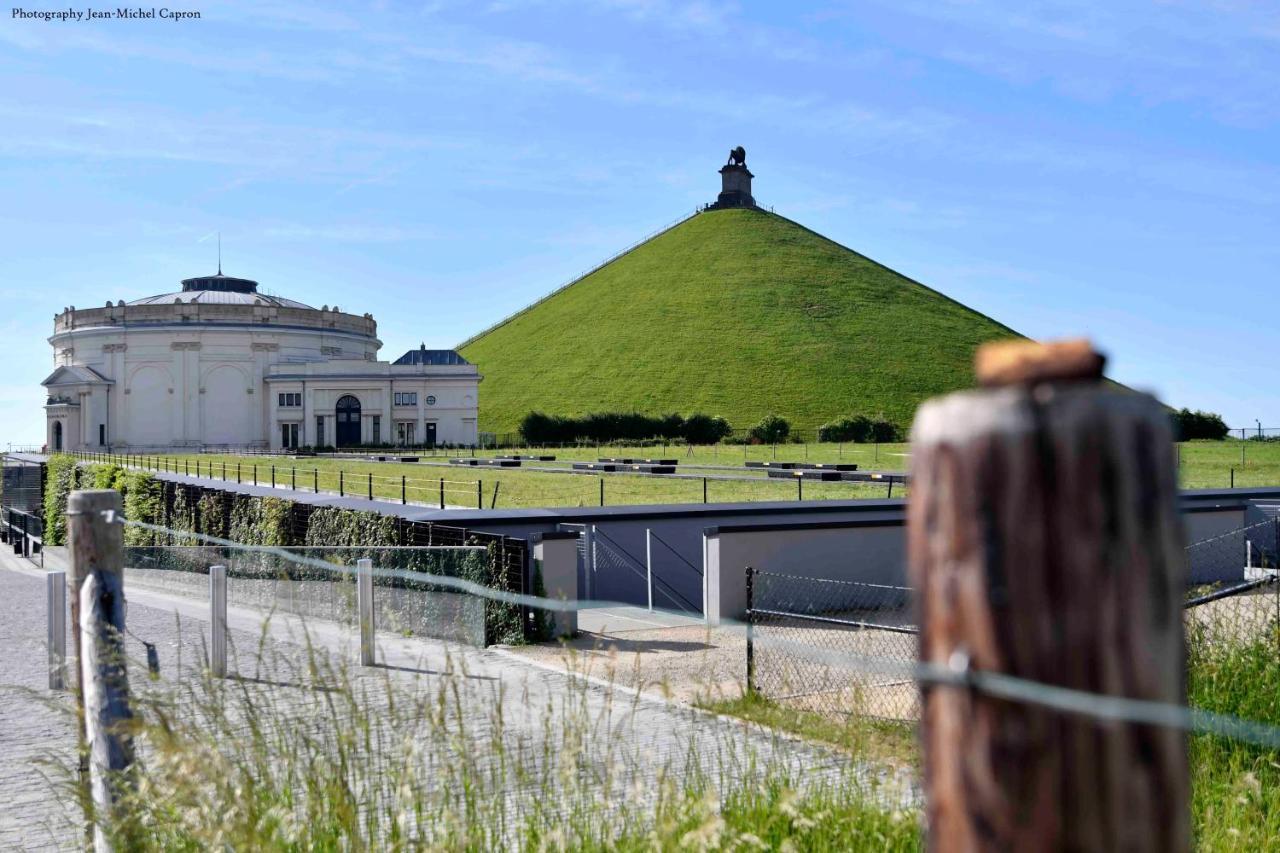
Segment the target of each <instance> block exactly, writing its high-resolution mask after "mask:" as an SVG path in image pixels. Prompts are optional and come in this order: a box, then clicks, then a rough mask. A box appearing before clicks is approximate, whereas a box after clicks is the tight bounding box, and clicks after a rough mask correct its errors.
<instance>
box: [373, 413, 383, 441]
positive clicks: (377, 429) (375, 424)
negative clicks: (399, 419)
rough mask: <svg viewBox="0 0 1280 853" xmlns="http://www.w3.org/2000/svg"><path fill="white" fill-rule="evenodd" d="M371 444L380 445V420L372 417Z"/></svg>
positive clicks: (377, 417) (376, 416) (375, 416)
mask: <svg viewBox="0 0 1280 853" xmlns="http://www.w3.org/2000/svg"><path fill="white" fill-rule="evenodd" d="M373 443H374V444H382V418H381V417H379V416H378V415H374V416H373Z"/></svg>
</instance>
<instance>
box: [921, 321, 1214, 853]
mask: <svg viewBox="0 0 1280 853" xmlns="http://www.w3.org/2000/svg"><path fill="white" fill-rule="evenodd" d="M977 361H978V371H977V372H978V378H979V380H980V382H981V383H982V384H983V385H985V386H987V387H986V388H984V389H983V390H977V391H968V392H961V393H957V394H952V395H949V396H947V397H943V398H940V399H937V400H932V401H930V402H928V403H926V404H924V405H923V406H922V407H921V408H920V411H919V413H918V414H917V417H916V422H915V427H914V429H913V435H912V453H913V457H912V463H913V480H912V488H911V493H910V508H909V516H908V540H909V552H910V558H909V559H910V572H911V579H912V582H913V584H914V585H915V586H916V588H917V589H918V595H919V600H918V606H919V609H920V612H919V618H920V626H921V634H920V657H921V660H922V662H924V663H926V664H934V665H941V666H949V667H951V668H953V669H964V668H965V667H968V668H969V669H970V670H971V671H989V672H999V673H1003V674H1007V675H1011V676H1015V677H1017V678H1021V679H1026V680H1028V681H1035V682H1042V683H1048V684H1053V685H1057V686H1061V687H1068V688H1072V689H1075V690H1081V691H1088V692H1091V693H1100V694H1106V695H1111V696H1123V697H1129V698H1134V699H1144V700H1150V701H1157V702H1172V703H1178V704H1182V703H1184V701H1185V697H1184V689H1183V677H1184V671H1185V669H1184V665H1185V661H1184V652H1183V627H1182V612H1181V604H1182V597H1183V589H1184V581H1185V577H1186V568H1185V557H1184V554H1183V550H1182V548H1183V542H1182V530H1181V525H1180V522H1179V519H1178V515H1177V511H1176V506H1175V499H1176V482H1177V481H1176V476H1175V470H1174V464H1173V462H1174V454H1173V451H1172V447H1171V435H1170V426H1169V419H1168V415H1167V414H1166V413H1165V411H1164V410H1163V409H1162V407H1161V406H1160V404H1159V403H1157V402H1156V401H1155V400H1154V399H1152V398H1151V397H1148V396H1146V395H1142V394H1135V393H1131V392H1128V391H1124V390H1118V389H1113V388H1109V387H1107V386H1106V385H1104V384H1103V383H1102V381H1101V375H1102V364H1103V359H1102V357H1101V356H1100V355H1098V354H1097V353H1095V352H1094V351H1093V350H1092V349H1091V348H1090V347H1089V346H1088V344H1087V343H1085V342H1070V343H1063V344H1051V345H1040V344H1034V343H1029V342H1016V343H1003V344H992V345H988V346H986V347H983V348H982V349H981V350H979V354H978V360H977ZM922 694H923V713H922V718H921V725H922V737H923V743H924V760H925V793H926V797H927V800H928V818H929V846H930V848H931V849H933V850H945V851H950V850H963V851H970V850H1048V851H1054V850H1120V849H1124V850H1135V851H1143V850H1150V851H1156V850H1159V851H1184V850H1187V849H1189V846H1190V829H1189V818H1188V792H1189V788H1188V779H1187V756H1186V748H1187V744H1186V738H1185V736H1184V734H1183V733H1182V732H1180V731H1176V730H1173V729H1167V728H1159V727H1154V726H1147V725H1136V724H1127V723H1116V722H1104V721H1102V720H1097V719H1091V718H1089V717H1088V716H1083V715H1081V716H1071V715H1066V714H1063V713H1060V712H1055V711H1050V710H1047V709H1045V708H1042V707H1039V706H1036V705H1034V704H1030V703H1026V702H1014V701H1010V700H1006V699H996V698H992V697H989V696H986V695H984V694H983V693H982V692H981V691H980V690H979V689H966V688H960V687H951V686H929V685H924V686H923V687H922Z"/></svg>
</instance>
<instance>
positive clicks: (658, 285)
mask: <svg viewBox="0 0 1280 853" xmlns="http://www.w3.org/2000/svg"><path fill="white" fill-rule="evenodd" d="M1015 335H1016V333H1015V332H1013V331H1012V330H1010V329H1008V328H1007V327H1005V326H1002V325H1001V324H999V323H997V322H995V321H994V320H992V319H990V318H989V317H986V316H983V315H982V314H979V313H977V312H976V311H973V310H971V309H969V308H966V307H965V306H963V305H961V304H959V303H958V302H955V301H953V300H951V299H948V298H947V297H945V296H943V295H942V294H940V293H938V292H936V291H933V290H930V289H929V288H927V287H925V286H923V285H921V284H919V283H917V282H914V281H912V280H911V279H908V278H906V277H905V276H902V275H899V274H898V273H896V272H894V271H893V270H890V269H888V268H886V267H884V266H881V265H880V264H877V263H876V262H875V261H872V260H870V259H869V258H866V257H863V256H862V255H859V254H858V253H856V252H853V251H851V250H849V249H847V248H845V247H844V246H841V245H839V244H838V243H834V242H832V241H831V240H828V239H826V238H825V237H822V236H820V235H818V234H815V233H814V232H812V231H809V230H808V229H806V228H804V227H803V226H800V225H798V224H796V223H794V222H792V221H790V220H788V219H784V218H783V217H781V216H777V215H775V214H772V213H766V212H764V211H757V210H720V211H708V212H705V213H702V214H699V215H697V216H695V217H693V218H691V219H689V220H687V221H685V222H684V223H682V224H680V225H678V226H676V227H675V228H673V229H671V230H670V231H667V232H665V233H663V234H661V235H659V236H658V237H656V238H654V239H653V240H650V241H649V242H647V243H644V244H643V245H641V246H639V247H638V248H636V249H635V250H633V251H631V252H629V253H627V254H625V255H623V256H621V257H620V258H619V259H617V260H616V261H614V262H613V263H611V264H608V265H607V266H605V267H602V268H601V269H599V270H597V271H595V272H594V273H592V274H590V275H588V276H586V277H585V278H583V279H582V280H580V281H578V282H577V283H575V284H573V285H572V286H570V287H568V288H566V289H565V290H563V291H561V292H559V293H557V294H555V295H553V296H551V297H550V298H549V299H547V300H545V301H543V302H541V303H539V304H537V305H535V306H533V307H531V308H530V309H528V310H527V311H525V312H524V313H522V314H520V315H518V316H517V317H515V318H514V319H512V320H510V321H509V322H506V323H504V324H501V325H499V326H497V327H495V328H493V329H491V330H490V331H488V332H486V333H484V334H482V335H479V336H478V337H476V338H474V339H473V340H471V341H470V342H468V343H467V344H466V345H465V346H464V347H463V349H462V354H463V355H465V356H466V357H467V358H468V359H470V360H471V361H472V362H474V363H476V364H477V365H479V367H480V371H481V373H483V374H484V377H485V379H484V384H483V388H482V393H481V395H480V420H481V428H482V429H485V430H488V431H493V432H508V431H513V430H515V429H516V426H517V424H518V422H519V420H520V418H521V417H522V416H523V415H525V414H526V413H528V412H530V411H533V410H541V411H544V412H548V413H555V414H562V415H581V414H586V413H588V412H593V411H632V410H635V411H641V412H647V413H661V412H668V411H679V412H684V413H688V412H691V411H695V410H696V411H702V412H707V413H710V414H716V415H721V416H723V417H725V418H727V419H728V420H729V422H730V423H731V424H733V425H734V426H735V427H738V428H743V427H747V426H749V425H751V424H752V423H754V422H755V421H757V420H759V419H760V418H761V417H763V416H764V415H766V414H769V413H771V412H772V413H777V414H779V415H782V416H783V417H786V418H788V419H790V420H791V422H792V424H793V425H794V426H796V427H801V428H806V429H808V428H813V427H816V426H818V425H820V424H822V423H825V422H826V421H828V420H830V419H832V418H835V417H838V416H842V415H848V414H854V413H860V414H867V415H876V414H880V413H883V414H884V415H885V416H887V417H889V418H890V419H892V420H895V421H897V422H899V423H901V424H903V425H906V424H909V423H910V422H911V418H912V415H913V414H914V412H915V408H916V406H917V405H918V404H919V403H920V402H921V401H922V400H924V399H925V398H927V397H930V396H932V395H935V394H938V393H942V392H945V391H951V390H955V389H957V388H962V387H967V386H969V385H971V384H972V360H973V351H974V349H975V348H976V347H977V345H978V344H979V343H981V342H983V341H986V340H991V339H993V338H1002V337H1011V336H1015Z"/></svg>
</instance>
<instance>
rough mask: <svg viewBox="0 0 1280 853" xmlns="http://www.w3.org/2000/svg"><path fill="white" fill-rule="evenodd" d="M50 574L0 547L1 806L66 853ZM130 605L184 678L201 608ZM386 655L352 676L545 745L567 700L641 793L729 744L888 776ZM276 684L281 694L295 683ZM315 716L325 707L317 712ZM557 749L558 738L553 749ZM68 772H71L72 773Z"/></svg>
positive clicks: (40, 842) (614, 692)
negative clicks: (51, 768) (496, 719)
mask: <svg viewBox="0 0 1280 853" xmlns="http://www.w3.org/2000/svg"><path fill="white" fill-rule="evenodd" d="M57 550H60V549H50V550H49V553H48V554H47V555H46V563H47V565H48V567H49V568H58V567H59V565H58V564H59V563H61V562H62V557H61V555H60V554H57V553H55V551H57ZM43 575H44V572H43V571H42V570H41V569H40V568H39V567H37V566H34V565H33V564H31V563H30V562H29V561H25V560H22V559H21V558H18V557H14V556H13V555H12V554H9V553H0V609H2V610H3V612H4V616H3V618H2V619H0V803H3V804H4V808H3V810H2V811H0V849H71V848H74V847H75V846H76V843H77V838H78V830H77V828H76V825H75V813H74V811H71V810H70V809H69V807H68V803H69V797H68V794H67V793H66V791H59V790H56V789H53V788H51V786H50V784H49V782H48V781H46V779H45V777H44V775H43V774H42V772H41V770H40V768H39V767H38V766H37V765H36V764H35V763H34V760H35V759H37V758H39V757H41V756H45V755H48V756H51V757H52V758H53V759H54V760H55V762H57V763H60V764H61V765H62V766H63V767H67V766H69V761H70V760H71V756H72V754H73V746H74V728H73V725H72V723H71V718H70V717H69V716H68V715H67V714H66V713H65V708H66V705H67V697H66V696H65V695H64V696H53V695H52V694H50V692H49V691H48V690H47V672H46V668H45V659H46V653H45V649H44V636H45V605H44V577H43ZM128 597H129V609H128V629H129V631H130V634H131V636H130V637H129V638H128V640H127V642H128V644H129V652H130V655H131V657H136V658H142V657H143V648H142V645H141V643H140V642H139V640H138V639H137V638H138V637H142V638H146V639H147V640H149V641H151V642H154V643H156V644H157V645H158V647H159V653H160V664H161V671H162V674H163V677H165V678H170V679H172V678H183V677H190V676H191V675H192V667H194V666H198V665H199V661H200V657H201V649H202V646H203V639H204V636H205V635H206V629H207V613H208V610H207V607H208V605H207V602H203V601H197V600H193V599H186V598H179V597H175V596H172V595H168V594H165V593H160V592H153V591H150V590H146V589H143V588H140V587H135V588H134V589H132V590H128ZM68 622H69V620H68ZM228 623H229V629H230V638H231V640H232V642H233V644H234V646H235V648H237V649H241V650H245V649H255V648H257V647H258V643H259V641H260V638H263V637H265V646H266V647H267V648H268V649H269V650H270V651H272V652H274V653H279V654H282V655H285V656H286V657H288V656H292V657H293V658H294V659H300V656H301V655H303V654H304V650H303V645H302V644H303V643H304V642H305V641H306V640H305V637H307V636H309V638H310V641H311V642H312V643H313V644H315V646H317V647H319V648H321V649H323V650H325V651H327V652H331V653H334V654H336V655H343V656H351V657H354V655H355V651H356V648H357V643H358V639H357V637H356V635H355V634H354V632H352V631H351V630H349V629H347V628H344V627H342V626H340V625H337V624H334V623H325V622H320V621H317V620H312V621H310V622H308V623H306V625H305V626H304V625H303V624H302V622H301V621H300V620H298V619H296V618H293V617H290V616H287V615H281V614H279V613H277V614H275V615H274V616H273V617H272V619H271V620H270V622H269V623H267V625H266V629H265V634H264V633H263V631H264V615H263V614H262V613H260V612H258V611H252V610H247V609H241V608H235V607H232V608H229V610H228ZM304 629H305V635H304ZM378 658H379V663H380V666H379V667H376V668H364V669H360V668H357V669H356V670H355V672H356V673H357V674H358V677H364V678H370V679H377V680H379V681H380V680H381V679H384V678H390V679H392V680H394V681H395V682H396V683H397V684H398V685H400V686H402V687H404V688H405V689H408V690H412V691H418V692H420V693H425V692H427V691H429V692H430V694H431V695H435V694H436V693H437V692H438V691H439V688H440V686H441V683H442V681H446V682H449V681H450V680H452V682H450V683H454V684H456V685H457V686H458V688H459V689H458V693H457V695H459V696H461V697H462V698H461V699H460V702H461V703H463V705H464V706H465V708H466V709H467V714H468V715H469V716H470V715H472V714H474V719H475V720H480V721H483V720H485V719H486V718H487V717H488V712H489V711H490V710H491V709H492V707H493V702H494V701H495V700H498V699H499V697H505V702H504V705H503V711H502V719H503V726H504V727H505V728H506V729H507V730H508V731H509V732H511V733H513V734H514V735H515V736H517V737H518V738H521V739H524V740H526V741H527V742H530V743H539V742H543V741H546V740H547V739H548V736H549V735H548V732H549V731H550V729H548V727H547V715H548V714H555V713H563V709H564V708H566V707H567V706H570V705H572V706H574V708H575V709H578V710H582V709H585V710H586V712H587V714H588V715H590V717H591V719H592V729H591V730H592V731H593V732H594V734H593V738H592V740H591V741H590V743H591V746H590V749H591V750H594V751H595V753H596V754H594V755H591V756H587V759H588V761H590V762H593V763H594V762H598V763H599V766H604V765H605V764H606V763H608V764H609V766H611V767H612V766H623V765H625V767H626V768H627V772H628V773H629V774H631V778H632V779H633V780H635V783H636V785H635V790H637V791H646V790H652V789H653V788H654V787H655V786H654V785H653V784H651V783H652V780H653V779H654V778H656V776H657V774H658V773H659V772H661V771H662V770H664V769H667V770H671V769H675V771H676V772H680V768H682V767H687V766H688V765H689V764H690V763H691V762H697V761H699V760H701V761H702V762H703V764H704V765H705V764H706V763H707V762H708V761H710V760H713V759H715V758H716V757H717V756H719V755H723V754H725V752H726V750H727V752H729V753H733V752H736V753H737V754H739V755H743V754H751V755H754V756H756V757H757V758H758V759H760V760H761V761H765V762H771V761H777V762H780V763H781V764H783V765H785V766H786V767H788V768H791V769H793V770H794V771H795V772H797V773H801V772H803V774H806V775H809V776H813V777H821V776H830V775H832V774H847V773H854V774H857V775H858V776H859V777H863V778H868V779H870V778H872V777H873V776H874V777H875V778H882V777H883V773H882V771H881V770H880V769H878V768H866V767H862V766H859V765H855V764H854V763H853V762H852V761H851V760H850V759H849V758H848V757H847V756H843V755H841V754H839V753H835V752H832V751H828V750H825V749H822V748H818V747H814V746H812V745H810V744H805V743H801V742H799V741H796V740H795V739H791V738H787V737H782V736H777V735H773V734H770V733H766V732H763V731H761V730H760V729H758V728H755V727H748V726H745V725H744V724H742V723H741V722H739V721H735V720H730V719H726V718H720V717H715V716H712V715H708V714H705V713H703V712H700V711H697V710H694V709H691V708H688V707H682V706H678V705H673V704H671V703H668V702H665V701H662V700H661V699H657V698H654V697H652V696H649V695H643V694H639V693H637V692H635V691H633V690H629V689H627V688H626V687H622V686H618V685H612V684H608V683H604V682H603V681H602V680H600V679H598V678H591V677H589V676H581V675H578V676H574V675H570V674H568V673H566V672H564V671H563V670H562V669H561V668H560V667H558V666H548V665H547V664H545V663H544V664H542V665H539V663H538V662H535V661H529V660H527V659H523V658H521V657H519V656H517V655H516V654H513V653H512V652H510V651H507V650H504V649H488V650H481V649H474V648H469V647H460V646H453V645H447V644H445V643H443V642H435V641H430V640H423V639H418V638H411V639H409V638H401V637H395V636H392V635H381V634H380V635H379V637H378ZM349 659H350V658H349ZM130 673H131V678H132V679H133V680H135V681H136V680H137V679H139V678H145V670H142V671H141V673H140V671H139V668H138V667H132V668H131V670H130ZM247 674H248V673H246V675H247ZM263 689H276V687H272V686H268V687H265V688H263ZM278 689H280V690H286V689H288V685H279V686H278ZM451 689H452V688H451ZM294 692H295V693H299V692H304V691H296V690H295V691H294ZM312 695H314V694H312ZM60 706H61V708H62V709H63V710H62V711H59V707H60ZM556 709H561V710H559V711H557V710H556ZM316 711H317V713H319V712H320V707H319V706H317V707H316ZM552 737H554V735H552ZM555 749H556V746H555V744H552V745H551V747H550V754H554V752H555ZM619 757H621V760H622V764H621V765H619V764H617V762H618V761H619ZM730 772H734V771H733V770H732V769H730ZM61 775H62V776H63V777H64V778H66V773H65V771H64V773H63V774H61ZM515 796H517V797H518V796H519V794H518V792H517V793H516V795H515Z"/></svg>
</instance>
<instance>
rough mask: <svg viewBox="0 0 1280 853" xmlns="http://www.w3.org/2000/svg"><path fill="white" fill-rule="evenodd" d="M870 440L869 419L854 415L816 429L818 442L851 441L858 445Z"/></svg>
mask: <svg viewBox="0 0 1280 853" xmlns="http://www.w3.org/2000/svg"><path fill="white" fill-rule="evenodd" d="M870 440H871V418H868V417H866V416H865V415H855V416H854V417H851V418H841V419H840V420H837V421H831V422H830V423H826V424H823V425H822V426H820V427H818V441H840V442H844V441H851V442H856V443H858V444H862V443H864V442H867V441H870Z"/></svg>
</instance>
